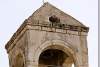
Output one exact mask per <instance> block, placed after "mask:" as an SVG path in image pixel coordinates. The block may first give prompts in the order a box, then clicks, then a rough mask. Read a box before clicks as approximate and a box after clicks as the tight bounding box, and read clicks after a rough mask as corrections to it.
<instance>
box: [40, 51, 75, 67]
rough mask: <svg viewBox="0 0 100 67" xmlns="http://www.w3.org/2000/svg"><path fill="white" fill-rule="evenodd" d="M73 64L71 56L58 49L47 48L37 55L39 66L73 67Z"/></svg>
mask: <svg viewBox="0 0 100 67" xmlns="http://www.w3.org/2000/svg"><path fill="white" fill-rule="evenodd" d="M73 64H74V62H73V59H72V57H70V56H69V55H67V54H66V53H65V52H63V51H62V50H58V49H47V50H45V51H43V52H42V53H41V54H40V57H39V67H74V65H73Z"/></svg>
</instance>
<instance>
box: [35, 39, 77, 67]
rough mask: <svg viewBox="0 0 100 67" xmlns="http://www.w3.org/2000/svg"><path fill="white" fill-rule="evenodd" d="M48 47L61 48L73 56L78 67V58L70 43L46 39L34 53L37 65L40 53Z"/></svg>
mask: <svg viewBox="0 0 100 67" xmlns="http://www.w3.org/2000/svg"><path fill="white" fill-rule="evenodd" d="M48 49H59V50H61V51H63V52H65V53H66V54H68V55H69V56H71V57H72V58H73V61H74V64H75V67H78V59H77V57H76V52H75V49H74V48H73V47H71V46H70V45H69V44H68V43H65V42H63V41H61V40H52V41H46V42H45V43H43V44H42V45H41V46H39V47H38V49H37V50H36V52H35V54H34V57H35V62H36V63H35V64H36V65H38V61H39V56H40V54H41V53H42V52H43V51H45V50H48Z"/></svg>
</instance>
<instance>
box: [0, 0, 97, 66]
mask: <svg viewBox="0 0 100 67" xmlns="http://www.w3.org/2000/svg"><path fill="white" fill-rule="evenodd" d="M45 1H48V2H49V3H51V4H52V5H54V6H56V7H57V8H59V9H61V10H62V11H64V12H65V13H67V14H69V15H71V16H72V17H74V18H75V19H77V20H79V21H80V22H82V23H83V24H84V25H86V26H88V27H89V28H90V29H89V33H88V37H87V40H88V53H89V67H98V0H45ZM42 5H43V0H0V67H9V60H8V54H7V52H6V50H5V44H6V43H7V42H8V41H9V39H10V38H11V36H12V35H13V34H14V32H15V31H16V30H17V29H18V28H19V26H20V25H21V24H22V23H23V21H24V20H25V19H27V18H28V17H29V16H30V15H32V13H34V11H35V10H36V9H38V8H39V7H40V6H42Z"/></svg>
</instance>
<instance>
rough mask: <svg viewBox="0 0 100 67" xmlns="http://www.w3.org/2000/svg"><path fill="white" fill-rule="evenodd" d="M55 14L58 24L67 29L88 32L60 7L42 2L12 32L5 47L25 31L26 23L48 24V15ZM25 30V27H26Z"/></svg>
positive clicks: (86, 28)
mask: <svg viewBox="0 0 100 67" xmlns="http://www.w3.org/2000/svg"><path fill="white" fill-rule="evenodd" d="M52 16H56V19H57V18H58V21H59V19H60V24H66V25H67V26H68V30H73V31H79V32H88V30H89V28H88V27H86V26H85V25H83V24H82V23H80V22H79V21H78V20H76V19H75V18H73V17H72V16H70V15H68V14H66V13H64V12H63V11H61V10H60V9H58V8H56V7H54V6H53V5H51V4H50V3H48V2H46V3H44V4H43V5H42V6H41V7H40V8H39V9H37V10H36V11H35V12H34V13H33V14H32V15H31V16H30V17H29V18H28V19H26V20H25V21H24V23H23V24H22V25H21V26H20V27H19V29H18V30H17V31H16V32H15V33H14V34H13V36H12V38H11V39H10V40H9V41H8V43H7V44H6V46H5V48H6V49H8V48H9V46H10V45H11V44H12V43H13V42H14V41H15V39H16V38H17V37H18V35H19V34H21V35H22V32H23V31H25V30H24V29H26V28H25V27H26V26H27V25H33V24H34V23H41V24H44V23H46V24H50V23H51V21H50V20H49V18H50V17H52ZM26 30H27V29H26Z"/></svg>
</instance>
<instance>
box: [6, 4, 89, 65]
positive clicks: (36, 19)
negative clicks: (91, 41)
mask: <svg viewBox="0 0 100 67" xmlns="http://www.w3.org/2000/svg"><path fill="white" fill-rule="evenodd" d="M88 31H89V28H88V27H86V26H85V25H83V24H82V23H80V22H79V21H78V20H76V19H75V18H73V17H71V16H70V15H68V14H66V13H64V12H62V11H61V10H59V9H58V8H56V7H54V6H53V5H51V4H50V3H48V2H46V3H44V4H43V5H42V6H41V7H40V8H39V9H37V10H36V11H35V12H34V13H33V14H32V15H31V16H30V17H29V18H28V19H26V20H25V21H24V22H23V24H22V25H21V26H20V28H19V29H18V30H17V31H16V32H15V33H14V35H13V36H12V38H11V39H10V40H9V41H8V43H7V44H6V46H5V48H6V50H7V53H8V58H9V67H72V66H74V67H88V48H87V34H88Z"/></svg>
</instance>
